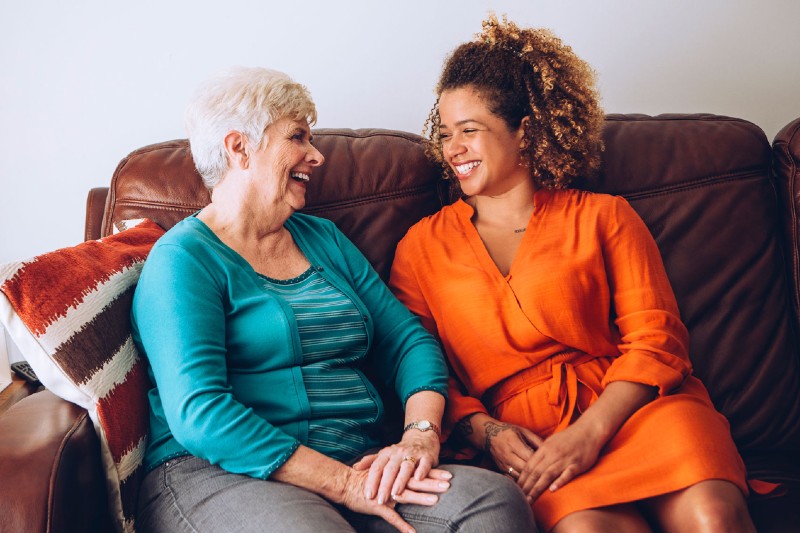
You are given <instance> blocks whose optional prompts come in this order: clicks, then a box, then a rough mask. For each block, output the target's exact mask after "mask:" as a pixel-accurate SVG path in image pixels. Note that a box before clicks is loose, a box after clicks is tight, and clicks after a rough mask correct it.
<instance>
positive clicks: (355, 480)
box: [341, 455, 452, 533]
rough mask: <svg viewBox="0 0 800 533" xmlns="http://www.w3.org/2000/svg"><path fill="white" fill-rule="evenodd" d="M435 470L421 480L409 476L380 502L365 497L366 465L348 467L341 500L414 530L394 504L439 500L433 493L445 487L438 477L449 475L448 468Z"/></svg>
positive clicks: (365, 511)
mask: <svg viewBox="0 0 800 533" xmlns="http://www.w3.org/2000/svg"><path fill="white" fill-rule="evenodd" d="M369 457H377V455H372V456H369ZM362 461H363V460H362ZM362 461H360V462H362ZM435 473H439V474H437V475H436V477H430V476H429V477H427V478H426V479H423V480H422V481H417V480H414V479H412V480H410V482H409V483H408V488H406V489H405V490H404V491H403V492H401V493H400V494H397V495H396V496H394V497H392V499H390V500H389V501H387V502H386V503H385V504H383V503H379V502H378V500H376V499H370V498H365V497H364V494H365V486H366V484H367V478H368V477H369V471H368V470H366V469H361V470H358V469H355V468H353V469H351V470H350V475H349V479H348V480H347V482H346V483H345V493H344V496H343V498H342V502H341V503H342V504H343V505H344V506H345V507H347V508H348V509H350V510H351V511H355V512H357V513H362V514H369V515H375V516H379V517H381V518H383V519H384V520H386V521H387V522H388V523H389V524H391V525H392V526H394V527H395V528H396V529H397V530H399V531H403V532H410V533H413V532H414V528H413V527H411V525H410V524H409V523H408V522H406V521H405V520H403V517H402V516H400V514H399V513H398V512H397V511H395V509H394V507H395V505H396V504H397V503H412V504H416V505H428V506H430V505H434V504H435V503H436V502H437V501H439V497H438V496H437V495H436V493H441V492H444V491H446V490H447V488H443V487H442V486H441V484H442V483H443V482H442V481H441V479H443V478H442V477H441V473H444V474H447V476H448V478H447V479H449V478H450V477H452V476H451V474H450V472H447V471H445V470H432V471H431V474H435ZM446 485H447V487H449V486H450V484H449V483H446Z"/></svg>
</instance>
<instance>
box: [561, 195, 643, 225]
mask: <svg viewBox="0 0 800 533" xmlns="http://www.w3.org/2000/svg"><path fill="white" fill-rule="evenodd" d="M548 193H549V198H548V200H547V203H548V204H550V205H551V206H552V208H555V209H551V210H552V211H555V212H561V213H562V214H564V215H566V216H569V217H570V218H577V219H579V220H585V221H591V220H594V221H597V222H605V223H609V222H614V221H616V220H619V219H628V218H630V217H635V218H638V215H637V214H636V212H635V211H634V210H633V208H632V207H631V206H630V204H629V203H628V201H627V200H626V199H625V198H623V197H622V196H615V195H611V194H605V193H597V192H590V191H582V190H577V189H558V190H552V191H548Z"/></svg>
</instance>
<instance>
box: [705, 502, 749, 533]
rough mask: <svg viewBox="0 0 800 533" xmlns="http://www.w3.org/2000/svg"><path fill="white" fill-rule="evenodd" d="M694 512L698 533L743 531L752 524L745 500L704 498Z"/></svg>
mask: <svg viewBox="0 0 800 533" xmlns="http://www.w3.org/2000/svg"><path fill="white" fill-rule="evenodd" d="M692 511H693V512H692V518H693V520H694V522H695V524H696V526H695V527H696V531H709V532H711V531H726V532H727V531H741V530H743V526H745V525H746V524H752V522H751V519H750V514H749V512H748V510H747V504H746V503H745V502H744V499H743V498H741V499H730V498H719V497H715V498H704V499H703V500H702V501H699V502H697V503H696V505H695V506H694V508H693V510H692ZM744 529H747V528H746V527H745V528H744Z"/></svg>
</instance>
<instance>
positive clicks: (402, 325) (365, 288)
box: [334, 226, 447, 407]
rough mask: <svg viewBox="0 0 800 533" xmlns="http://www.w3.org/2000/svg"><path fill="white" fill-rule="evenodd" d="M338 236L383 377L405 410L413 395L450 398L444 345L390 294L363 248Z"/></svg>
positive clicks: (373, 355) (376, 366)
mask: <svg viewBox="0 0 800 533" xmlns="http://www.w3.org/2000/svg"><path fill="white" fill-rule="evenodd" d="M334 228H335V226H334ZM335 231H336V237H337V241H338V244H339V247H340V249H341V250H342V253H343V254H344V256H345V260H346V261H347V264H348V267H349V269H350V274H351V276H352V279H353V284H354V286H353V289H354V290H355V291H356V294H358V297H359V298H360V299H361V301H362V302H363V303H364V305H365V306H366V308H367V310H368V311H369V314H370V316H371V318H372V322H373V323H372V328H373V332H374V337H373V346H372V349H371V353H372V357H373V358H374V360H375V362H376V363H377V364H376V365H375V369H376V371H377V373H378V376H379V378H380V379H381V380H382V381H383V382H384V383H386V384H389V385H392V386H393V387H394V390H395V391H396V392H397V395H398V397H399V398H400V400H401V401H402V402H403V406H404V407H405V403H406V401H407V400H408V398H409V397H410V396H411V395H413V394H415V393H417V392H420V391H424V390H430V391H434V392H438V393H439V394H441V395H443V396H445V397H446V396H447V366H446V365H445V362H444V356H443V355H442V351H441V349H440V348H439V343H438V342H436V339H434V338H433V336H432V335H431V334H430V333H429V332H428V331H426V329H425V328H424V327H423V326H422V324H421V323H420V319H419V318H418V317H416V316H414V314H412V313H411V312H409V310H408V309H407V308H406V307H405V306H404V305H403V304H402V303H400V302H399V301H398V299H397V298H395V296H394V295H393V294H392V293H391V291H389V288H388V287H387V286H386V284H385V283H384V282H383V280H381V278H380V276H378V273H377V272H375V270H374V269H373V268H372V265H370V264H369V261H367V259H366V258H365V257H364V255H363V254H362V253H361V252H360V251H359V250H358V248H357V247H356V246H355V245H354V244H353V243H352V242H350V240H349V239H348V238H347V237H346V236H345V235H344V234H343V233H341V232H340V231H339V230H338V229H335Z"/></svg>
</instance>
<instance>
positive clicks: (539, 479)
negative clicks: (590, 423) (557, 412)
mask: <svg viewBox="0 0 800 533" xmlns="http://www.w3.org/2000/svg"><path fill="white" fill-rule="evenodd" d="M605 442H606V441H605V439H604V438H601V437H600V436H598V435H597V434H594V433H592V432H591V431H589V430H587V428H586V427H584V426H583V425H581V424H578V423H576V424H573V425H571V426H569V427H567V428H566V429H564V430H563V431H560V432H558V433H555V434H553V435H551V436H550V437H548V438H547V439H545V441H544V442H543V443H542V444H541V445H540V446H539V447H538V448H537V449H536V452H534V453H533V454H532V455H531V457H530V458H529V459H528V461H527V462H526V464H525V466H524V468H522V472H521V473H520V476H519V479H518V480H517V484H518V485H519V486H520V488H521V489H522V491H523V492H524V493H525V494H527V496H528V500H529V501H531V502H532V501H534V500H536V499H537V498H538V497H539V496H540V495H541V494H542V492H544V491H545V490H550V491H555V490H557V489H559V488H560V487H563V486H564V485H566V484H567V483H569V482H570V481H572V480H573V479H575V478H576V477H577V476H579V475H580V474H582V473H584V472H586V471H587V470H589V469H590V468H591V467H592V466H594V464H595V463H596V462H597V457H598V456H599V454H600V450H601V449H602V448H603V446H604V445H605Z"/></svg>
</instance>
